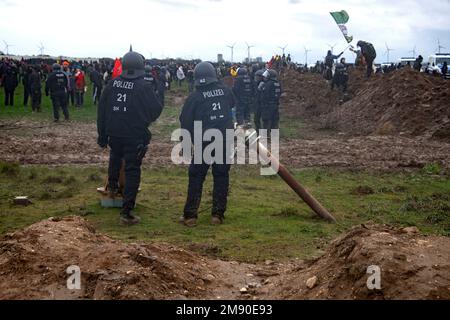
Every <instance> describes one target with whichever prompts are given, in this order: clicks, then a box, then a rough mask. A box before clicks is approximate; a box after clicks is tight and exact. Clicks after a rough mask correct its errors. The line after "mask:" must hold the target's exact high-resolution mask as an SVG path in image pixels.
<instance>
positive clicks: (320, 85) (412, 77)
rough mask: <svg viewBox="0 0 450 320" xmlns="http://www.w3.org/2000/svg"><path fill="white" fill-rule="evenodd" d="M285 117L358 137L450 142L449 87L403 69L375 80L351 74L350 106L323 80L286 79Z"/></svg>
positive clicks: (300, 76) (314, 76)
mask: <svg viewBox="0 0 450 320" xmlns="http://www.w3.org/2000/svg"><path fill="white" fill-rule="evenodd" d="M283 84H284V86H285V92H286V93H287V94H286V98H285V102H286V110H285V111H286V114H287V115H299V116H315V117H320V119H321V122H322V126H323V127H324V128H332V129H338V130H341V131H345V132H349V133H353V134H357V135H360V134H362V135H368V134H399V133H403V134H408V135H413V136H419V135H424V136H427V137H434V138H443V139H448V138H449V135H448V133H449V132H450V85H449V83H448V81H445V80H443V79H441V78H438V77H431V76H428V75H425V74H420V73H417V72H415V71H413V70H410V69H406V68H404V69H401V70H397V71H395V72H392V73H389V74H385V75H382V74H377V75H374V76H373V77H372V78H370V79H366V78H365V77H364V72H363V70H361V69H353V70H351V71H350V80H349V96H350V101H347V102H345V103H344V102H342V101H341V100H342V99H341V98H342V96H341V94H340V93H338V92H337V90H335V91H331V90H330V87H329V84H328V83H327V82H326V81H325V80H324V79H323V78H322V77H321V76H320V75H318V74H296V73H289V74H288V75H287V76H286V77H284V81H283Z"/></svg>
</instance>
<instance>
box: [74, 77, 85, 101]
mask: <svg viewBox="0 0 450 320" xmlns="http://www.w3.org/2000/svg"><path fill="white" fill-rule="evenodd" d="M85 87H86V80H85V78H84V72H83V71H81V70H80V69H79V68H77V71H76V72H75V101H76V102H75V105H76V106H77V107H81V106H82V105H83V104H84V88H85Z"/></svg>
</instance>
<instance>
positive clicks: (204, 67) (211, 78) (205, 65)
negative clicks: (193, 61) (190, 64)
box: [194, 61, 219, 87]
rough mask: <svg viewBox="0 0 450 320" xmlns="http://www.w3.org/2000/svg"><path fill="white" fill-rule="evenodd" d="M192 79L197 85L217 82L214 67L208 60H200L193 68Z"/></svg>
mask: <svg viewBox="0 0 450 320" xmlns="http://www.w3.org/2000/svg"><path fill="white" fill-rule="evenodd" d="M194 81H195V85H196V86H197V87H200V86H206V85H208V84H211V83H215V82H218V81H219V80H218V79H217V72H216V69H215V68H214V66H213V65H212V64H211V63H210V62H206V61H203V62H200V63H199V64H198V65H196V66H195V69H194Z"/></svg>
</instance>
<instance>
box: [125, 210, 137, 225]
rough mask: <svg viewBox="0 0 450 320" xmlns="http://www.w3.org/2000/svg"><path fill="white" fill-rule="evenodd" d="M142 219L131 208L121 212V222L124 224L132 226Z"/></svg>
mask: <svg viewBox="0 0 450 320" xmlns="http://www.w3.org/2000/svg"><path fill="white" fill-rule="evenodd" d="M140 221H141V218H139V217H138V216H136V215H134V214H133V213H132V212H131V211H130V210H126V209H123V210H122V212H120V222H122V223H123V224H124V225H127V226H131V225H133V224H137V223H139V222H140Z"/></svg>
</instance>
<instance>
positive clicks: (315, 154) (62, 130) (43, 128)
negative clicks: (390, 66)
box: [0, 120, 450, 170]
mask: <svg viewBox="0 0 450 320" xmlns="http://www.w3.org/2000/svg"><path fill="white" fill-rule="evenodd" d="M298 136H299V138H295V139H283V140H282V142H281V150H280V154H281V161H282V162H283V163H284V164H286V165H287V166H288V167H292V168H303V167H338V168H339V167H342V168H347V167H348V168H370V169H388V170H391V169H404V168H421V167H423V166H425V165H426V164H428V163H439V164H440V165H441V166H442V167H443V168H450V143H448V142H444V141H438V140H434V139H428V138H425V137H409V136H402V135H397V136H393V135H391V136H382V135H369V136H350V135H348V134H344V133H339V132H336V131H327V130H318V129H317V128H314V127H313V126H312V125H311V126H308V125H307V126H305V127H303V128H300V129H299V134H298ZM96 137H97V131H96V125H95V123H93V122H92V123H86V122H69V123H61V124H53V123H48V122H36V121H30V120H22V121H20V122H17V121H12V120H1V121H0V160H4V161H17V162H19V163H21V164H50V165H58V164H59V165H61V164H106V163H107V161H108V151H105V150H101V149H100V148H99V147H98V146H97V143H96ZM173 145H174V144H173V143H172V142H170V141H169V137H159V136H156V135H155V136H154V139H153V141H152V142H151V145H150V150H149V153H148V155H147V156H146V158H145V160H144V164H146V165H151V166H167V165H170V164H171V160H170V154H171V150H172V147H173Z"/></svg>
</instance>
